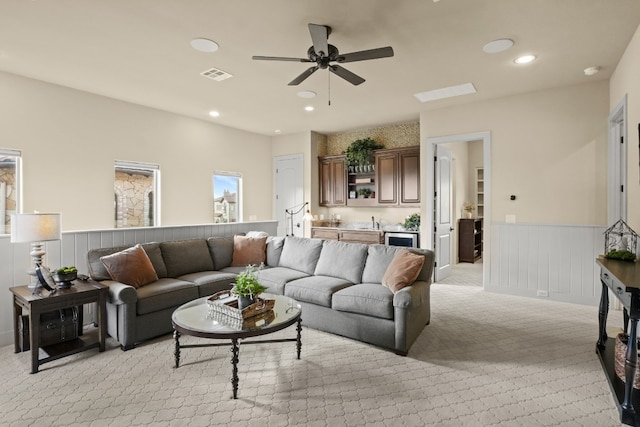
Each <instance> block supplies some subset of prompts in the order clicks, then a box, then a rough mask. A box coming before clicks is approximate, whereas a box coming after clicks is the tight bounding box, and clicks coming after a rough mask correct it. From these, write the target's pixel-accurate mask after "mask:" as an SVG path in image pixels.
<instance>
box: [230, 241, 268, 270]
mask: <svg viewBox="0 0 640 427" xmlns="http://www.w3.org/2000/svg"><path fill="white" fill-rule="evenodd" d="M266 248H267V237H266V236H264V237H247V236H233V258H232V260H231V267H242V266H247V265H250V264H252V265H260V264H262V263H264V262H265V261H266Z"/></svg>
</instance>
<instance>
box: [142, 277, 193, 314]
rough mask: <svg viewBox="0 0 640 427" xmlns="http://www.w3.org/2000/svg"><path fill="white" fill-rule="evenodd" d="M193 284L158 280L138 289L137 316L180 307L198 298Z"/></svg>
mask: <svg viewBox="0 0 640 427" xmlns="http://www.w3.org/2000/svg"><path fill="white" fill-rule="evenodd" d="M198 297H199V295H198V287H197V286H196V284H195V283H191V282H186V281H184V280H178V279H171V278H166V279H159V280H157V281H155V282H153V283H151V284H149V285H147V286H144V287H142V288H139V289H138V304H137V307H136V311H137V314H138V315H143V314H147V313H153V312H155V311H159V310H164V309H167V308H172V307H176V308H177V307H179V306H180V305H182V304H184V303H186V302H189V301H192V300H194V299H196V298H198Z"/></svg>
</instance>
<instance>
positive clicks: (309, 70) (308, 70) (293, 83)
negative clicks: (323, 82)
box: [289, 66, 318, 86]
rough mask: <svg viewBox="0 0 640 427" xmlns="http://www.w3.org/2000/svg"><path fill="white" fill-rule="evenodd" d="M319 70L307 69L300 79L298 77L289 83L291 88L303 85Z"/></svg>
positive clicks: (314, 68)
mask: <svg viewBox="0 0 640 427" xmlns="http://www.w3.org/2000/svg"><path fill="white" fill-rule="evenodd" d="M317 70H318V67H317V66H315V67H310V68H307V69H306V70H305V71H304V73H302V74H300V75H299V76H298V77H296V78H295V79H293V80H291V82H290V83H289V86H297V85H299V84H300V83H302V82H303V81H305V80H306V79H307V77H309V76H310V75H311V74H313V73H315V72H316V71H317Z"/></svg>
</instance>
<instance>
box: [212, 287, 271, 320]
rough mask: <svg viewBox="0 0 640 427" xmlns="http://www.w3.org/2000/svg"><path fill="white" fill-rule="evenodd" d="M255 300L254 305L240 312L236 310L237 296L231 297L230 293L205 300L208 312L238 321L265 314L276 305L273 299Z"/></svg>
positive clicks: (217, 293)
mask: <svg viewBox="0 0 640 427" xmlns="http://www.w3.org/2000/svg"><path fill="white" fill-rule="evenodd" d="M256 299H257V301H256V302H255V303H253V304H251V305H250V306H249V307H245V308H244V309H242V310H240V309H239V308H238V297H237V296H235V295H233V294H232V293H231V292H230V291H220V292H216V293H215V294H213V295H211V297H209V299H208V300H207V304H208V305H209V311H210V312H216V313H221V314H224V315H226V316H229V317H232V318H234V319H238V320H246V319H249V318H251V317H253V316H257V315H259V314H262V313H266V312H268V311H269V310H273V307H274V306H275V304H276V301H275V300H273V299H265V298H260V297H257V298H256Z"/></svg>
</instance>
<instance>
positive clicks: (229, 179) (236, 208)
mask: <svg viewBox="0 0 640 427" xmlns="http://www.w3.org/2000/svg"><path fill="white" fill-rule="evenodd" d="M241 191H242V175H240V174H238V173H234V172H220V171H216V172H214V173H213V222H215V223H225V222H240V221H242V194H241Z"/></svg>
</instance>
